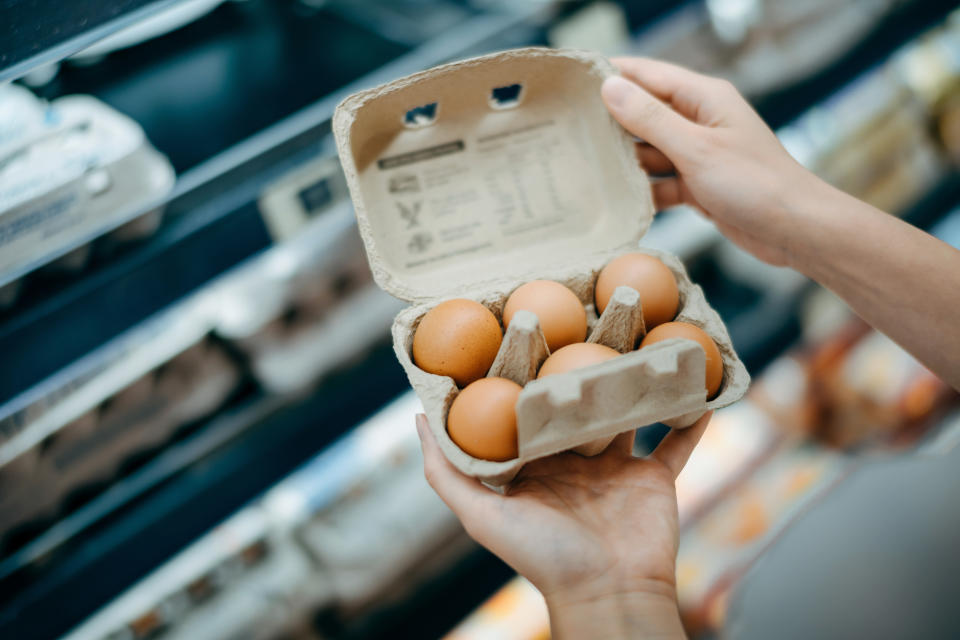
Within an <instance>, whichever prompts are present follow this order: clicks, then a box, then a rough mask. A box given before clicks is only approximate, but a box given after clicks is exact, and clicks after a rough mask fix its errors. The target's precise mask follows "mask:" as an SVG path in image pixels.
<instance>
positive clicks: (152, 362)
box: [0, 313, 241, 550]
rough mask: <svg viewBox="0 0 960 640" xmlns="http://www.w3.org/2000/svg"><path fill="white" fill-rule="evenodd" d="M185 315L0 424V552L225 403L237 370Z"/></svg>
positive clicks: (134, 337) (163, 322) (168, 319)
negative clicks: (0, 435)
mask: <svg viewBox="0 0 960 640" xmlns="http://www.w3.org/2000/svg"><path fill="white" fill-rule="evenodd" d="M188 316H189V314H182V315H180V316H179V317H178V316H176V315H174V314H172V313H168V314H165V315H164V316H162V317H160V318H159V319H157V320H156V321H154V322H151V323H149V324H148V325H146V326H144V327H140V328H138V329H136V330H134V331H132V332H131V333H130V334H129V335H126V336H121V337H120V338H118V339H117V341H116V343H115V344H111V345H107V346H106V347H105V348H104V354H103V356H102V357H101V358H100V359H99V360H98V364H97V365H95V366H94V368H93V370H92V372H90V373H87V374H82V373H78V374H77V375H76V376H74V378H73V379H69V380H65V381H63V382H62V383H61V385H60V386H58V387H57V388H54V389H49V390H47V393H46V394H45V395H44V396H43V397H40V398H39V399H37V400H35V401H34V402H32V403H31V404H30V405H27V406H24V407H21V408H19V409H17V410H16V411H14V412H13V413H8V414H7V415H5V416H4V418H3V419H2V420H0V434H2V438H0V545H2V547H6V550H10V549H12V548H16V547H17V546H18V545H19V544H21V543H22V542H24V541H26V540H27V539H29V538H31V537H32V536H33V535H34V534H36V533H38V532H39V531H41V530H43V529H44V528H45V527H46V526H47V525H49V524H50V523H51V522H52V520H53V519H54V518H57V517H60V516H62V515H65V514H67V513H69V512H70V511H71V510H72V509H74V508H77V507H78V506H80V505H81V504H83V503H84V502H85V501H86V500H88V499H90V498H91V497H93V496H95V495H97V494H98V493H100V492H101V491H102V490H103V489H104V488H105V486H106V485H107V484H108V483H110V482H113V481H114V480H115V479H116V478H117V477H118V476H123V475H124V474H125V473H127V472H128V471H129V470H131V469H133V468H135V467H136V465H138V464H140V463H142V462H143V460H144V459H145V458H146V457H147V456H149V455H152V453H154V452H155V451H156V450H157V448H158V447H160V446H163V445H164V444H166V443H167V442H168V441H169V440H170V439H171V438H173V437H175V436H176V435H177V434H178V432H180V431H181V429H183V428H185V427H188V426H189V425H191V424H194V423H195V422H196V421H197V420H199V419H201V418H203V417H205V416H208V415H210V414H212V413H213V412H214V411H216V410H217V408H218V407H220V406H221V405H222V404H223V402H224V401H225V400H227V399H228V398H229V397H230V394H231V393H232V392H233V391H234V390H235V389H236V388H237V386H238V384H239V383H240V380H241V377H240V376H241V374H240V371H239V369H238V367H237V366H236V365H235V364H234V362H233V360H232V359H231V358H230V357H229V355H228V354H227V353H226V352H224V351H223V350H222V349H221V348H220V346H219V345H218V344H217V343H216V342H214V341H212V340H210V339H209V338H207V337H206V329H205V327H204V326H203V324H202V323H199V322H193V321H192V320H194V319H195V318H191V317H188ZM95 355H96V354H95ZM4 409H6V407H4Z"/></svg>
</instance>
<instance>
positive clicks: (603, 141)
mask: <svg viewBox="0 0 960 640" xmlns="http://www.w3.org/2000/svg"><path fill="white" fill-rule="evenodd" d="M614 73H616V71H615V69H614V67H613V66H612V65H611V64H610V63H609V62H608V61H607V60H605V59H604V58H602V57H601V56H599V55H597V54H595V53H590V52H582V51H568V50H550V49H539V48H531V49H518V50H513V51H505V52H501V53H498V54H493V55H488V56H483V57H480V58H474V59H470V60H464V61H461V62H455V63H452V64H448V65H444V66H441V67H437V68H435V69H431V70H428V71H424V72H421V73H417V74H414V75H412V76H409V77H406V78H402V79H399V80H396V81H394V82H391V83H389V84H386V85H383V86H380V87H375V88H373V89H369V90H366V91H362V92H359V93H357V94H354V95H352V96H350V97H348V98H347V99H346V100H344V102H343V103H342V104H341V105H340V106H339V107H338V109H337V112H336V114H335V115H334V123H333V129H334V134H335V135H336V138H337V145H338V149H339V153H340V159H341V164H342V166H343V169H344V173H345V175H346V177H347V184H348V185H349V187H350V192H351V196H352V198H353V202H354V208H355V210H356V215H357V220H358V226H359V228H360V232H361V236H362V237H363V240H364V244H365V246H366V250H367V257H368V260H369V261H370V265H371V269H372V271H373V275H374V279H375V280H376V282H377V284H379V285H380V286H381V287H382V288H383V289H384V290H386V291H387V292H389V293H391V294H393V295H394V296H396V297H398V298H400V299H402V300H405V301H407V302H410V303H413V305H414V306H412V307H409V308H407V309H405V310H404V311H402V312H401V313H400V314H399V315H398V316H397V318H396V319H395V321H394V326H393V337H394V347H395V350H396V353H397V356H398V358H399V360H400V362H401V364H402V365H403V367H404V369H405V370H406V372H407V375H408V377H409V379H410V382H411V384H412V385H413V387H414V389H415V390H416V392H417V394H418V395H419V397H420V399H421V400H422V402H423V405H424V409H425V411H426V414H427V417H428V419H429V422H430V428H431V430H432V431H433V433H434V435H435V436H436V438H437V440H438V442H439V444H440V447H441V449H442V450H443V452H444V454H445V455H446V456H447V458H448V459H449V460H450V461H451V462H452V463H453V464H454V465H455V466H456V467H457V468H458V469H460V470H461V471H463V472H464V473H467V474H469V475H472V476H475V477H478V478H481V479H482V480H485V481H487V482H490V483H492V484H502V483H504V482H507V481H509V480H510V479H511V478H512V477H513V476H515V475H516V473H517V472H518V471H519V470H520V468H521V467H522V466H523V464H524V463H526V462H528V461H530V460H533V459H536V458H539V457H543V456H547V455H551V454H553V453H557V452H560V451H565V450H569V449H577V450H579V451H580V452H582V453H585V454H588V455H590V454H594V453H597V452H599V451H601V450H602V449H603V448H604V447H605V446H606V444H607V443H608V442H609V441H610V440H611V439H612V438H613V437H615V436H616V435H617V434H618V433H621V432H624V431H628V430H630V429H633V428H636V427H639V426H643V425H644V424H650V423H655V422H670V423H671V424H672V425H673V426H676V427H685V426H689V425H690V424H692V423H693V422H694V421H695V419H696V418H697V417H699V416H700V415H702V414H703V413H704V412H705V411H707V410H710V409H714V408H719V407H722V406H726V405H729V404H731V403H733V402H735V401H736V400H738V399H739V398H740V397H742V396H743V394H744V393H745V392H746V389H747V387H748V385H749V375H748V374H747V371H746V368H745V367H744V366H743V363H742V362H740V360H739V358H738V357H737V355H736V353H735V351H734V349H733V345H732V344H731V342H730V337H729V335H728V333H727V330H726V328H725V327H724V325H723V322H722V320H721V319H720V317H719V315H718V314H717V313H716V312H715V311H714V310H713V309H712V308H711V307H710V306H709V304H708V303H707V302H706V300H705V299H704V296H703V292H702V290H701V289H700V287H698V286H696V285H695V284H693V283H692V282H691V281H690V279H689V277H688V276H687V274H686V271H685V270H684V268H683V265H682V264H681V263H680V261H679V260H678V259H677V258H675V257H673V256H671V255H669V254H666V253H664V252H656V251H651V250H646V249H644V250H642V251H644V252H645V253H651V254H653V255H656V256H657V257H658V258H660V259H661V260H662V261H663V262H664V263H665V264H666V265H667V266H668V267H669V268H670V269H671V271H672V272H673V274H674V276H675V277H676V279H677V284H678V287H679V290H680V302H681V305H680V310H679V312H678V316H677V319H678V320H681V321H686V322H689V323H691V324H694V325H697V326H699V327H700V328H701V329H703V330H704V331H705V332H706V333H707V334H708V335H709V336H710V337H711V338H712V339H713V340H714V342H716V343H717V346H718V347H719V349H720V352H721V354H722V357H723V369H724V380H723V383H722V386H721V388H720V391H719V393H718V395H716V397H714V398H713V399H711V400H709V401H708V399H707V397H706V390H705V387H704V377H705V355H704V352H703V350H702V349H701V348H700V347H699V346H698V345H696V344H695V343H693V342H690V341H687V340H679V339H675V340H667V341H664V342H662V343H658V344H656V345H653V346H650V347H647V348H645V349H643V350H641V351H633V348H634V347H635V346H636V342H637V340H638V339H639V338H641V337H642V336H643V334H644V328H643V326H642V324H643V323H642V314H641V313H640V305H641V304H642V301H641V300H639V299H638V297H639V296H638V295H637V293H636V292H635V291H633V290H630V289H627V288H621V289H619V290H618V291H617V292H615V296H614V303H612V304H610V305H609V306H608V309H607V311H606V313H605V314H604V316H601V317H600V318H597V317H596V313H595V311H594V309H593V287H594V282H595V280H596V276H597V274H598V273H599V270H600V269H601V268H602V267H603V266H604V265H605V264H606V263H607V262H609V261H610V260H612V259H613V258H614V257H616V256H618V255H622V254H624V253H628V252H631V251H638V250H640V249H638V244H639V240H640V238H641V237H642V236H643V234H644V233H645V232H646V230H647V228H648V227H649V225H650V222H651V221H652V219H653V213H654V208H653V202H652V199H651V194H650V185H649V181H648V179H647V177H646V176H645V175H644V174H643V172H642V171H641V170H640V169H639V168H638V167H637V161H636V156H635V153H634V149H633V140H632V138H631V137H630V136H629V135H627V133H626V132H625V131H624V130H623V129H622V128H621V127H620V126H619V125H618V124H617V123H616V122H615V121H614V120H613V119H612V118H611V117H610V115H609V114H608V113H607V111H606V109H605V108H604V106H603V103H602V101H601V100H600V86H601V84H602V82H603V80H604V79H605V78H606V77H608V76H609V75H612V74H614ZM535 279H547V280H555V281H557V282H560V283H562V284H564V285H566V286H567V287H569V288H570V289H571V290H572V291H573V292H574V293H576V294H577V296H578V297H579V298H580V300H581V301H582V302H583V304H584V306H585V307H586V309H587V312H588V317H589V318H590V319H591V325H592V326H591V329H592V331H591V334H590V337H589V338H588V340H592V341H597V342H601V343H603V344H606V345H607V346H611V347H613V348H615V349H618V350H619V351H621V352H625V354H624V355H623V356H621V357H619V358H614V359H613V360H609V361H607V362H603V363H601V364H598V365H594V366H590V367H585V368H583V369H578V370H575V371H571V372H568V373H564V374H558V375H554V376H550V377H549V378H545V379H542V380H532V381H531V378H533V377H534V376H535V372H536V370H537V368H538V367H539V364H540V363H541V362H542V360H543V359H544V358H545V357H546V356H547V349H546V345H545V343H543V342H542V341H543V338H542V334H541V333H540V331H539V328H538V327H537V323H536V318H535V317H533V316H532V314H530V315H527V317H525V318H524V317H523V315H525V314H523V315H521V314H518V315H520V318H521V319H520V321H519V322H518V320H514V323H512V324H511V327H510V329H508V331H507V332H506V335H505V336H504V340H503V343H502V345H501V348H500V353H499V354H498V356H497V360H496V361H495V363H494V365H493V368H492V370H491V372H490V375H503V376H504V377H510V378H513V379H514V380H515V381H516V382H518V383H520V384H524V385H525V387H524V390H523V392H522V393H521V394H520V399H519V401H518V403H517V417H518V449H519V455H518V457H517V458H516V459H514V460H508V461H505V462H493V461H488V460H480V459H476V458H473V457H471V456H469V455H467V454H466V453H464V452H463V451H462V450H461V449H460V448H459V447H457V446H456V445H455V444H454V443H453V441H452V440H451V439H450V438H449V436H448V434H447V431H446V416H447V412H448V411H449V408H450V405H451V403H452V402H453V399H454V398H455V397H456V395H457V394H458V393H459V390H458V388H457V387H456V385H455V384H454V382H453V380H452V379H450V378H448V377H443V376H437V375H433V374H430V373H427V372H425V371H423V370H421V369H419V368H418V367H417V366H416V365H415V364H414V363H413V360H412V356H411V347H412V342H413V334H414V332H415V331H416V327H417V325H418V323H419V321H420V318H421V317H422V316H423V315H424V314H425V313H426V312H427V311H428V310H429V309H431V308H432V307H433V306H435V305H436V304H437V303H439V302H441V301H443V300H448V299H451V298H469V299H472V300H476V301H478V302H480V303H482V304H484V305H486V306H487V307H488V308H489V309H490V310H491V311H492V312H493V313H494V314H495V315H496V316H497V317H498V318H500V317H501V315H502V314H501V312H502V308H503V304H504V302H505V300H506V298H507V296H508V295H509V294H510V293H511V292H512V291H513V290H514V289H516V288H517V287H518V286H520V285H521V284H523V283H525V282H529V281H531V280H535Z"/></svg>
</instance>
